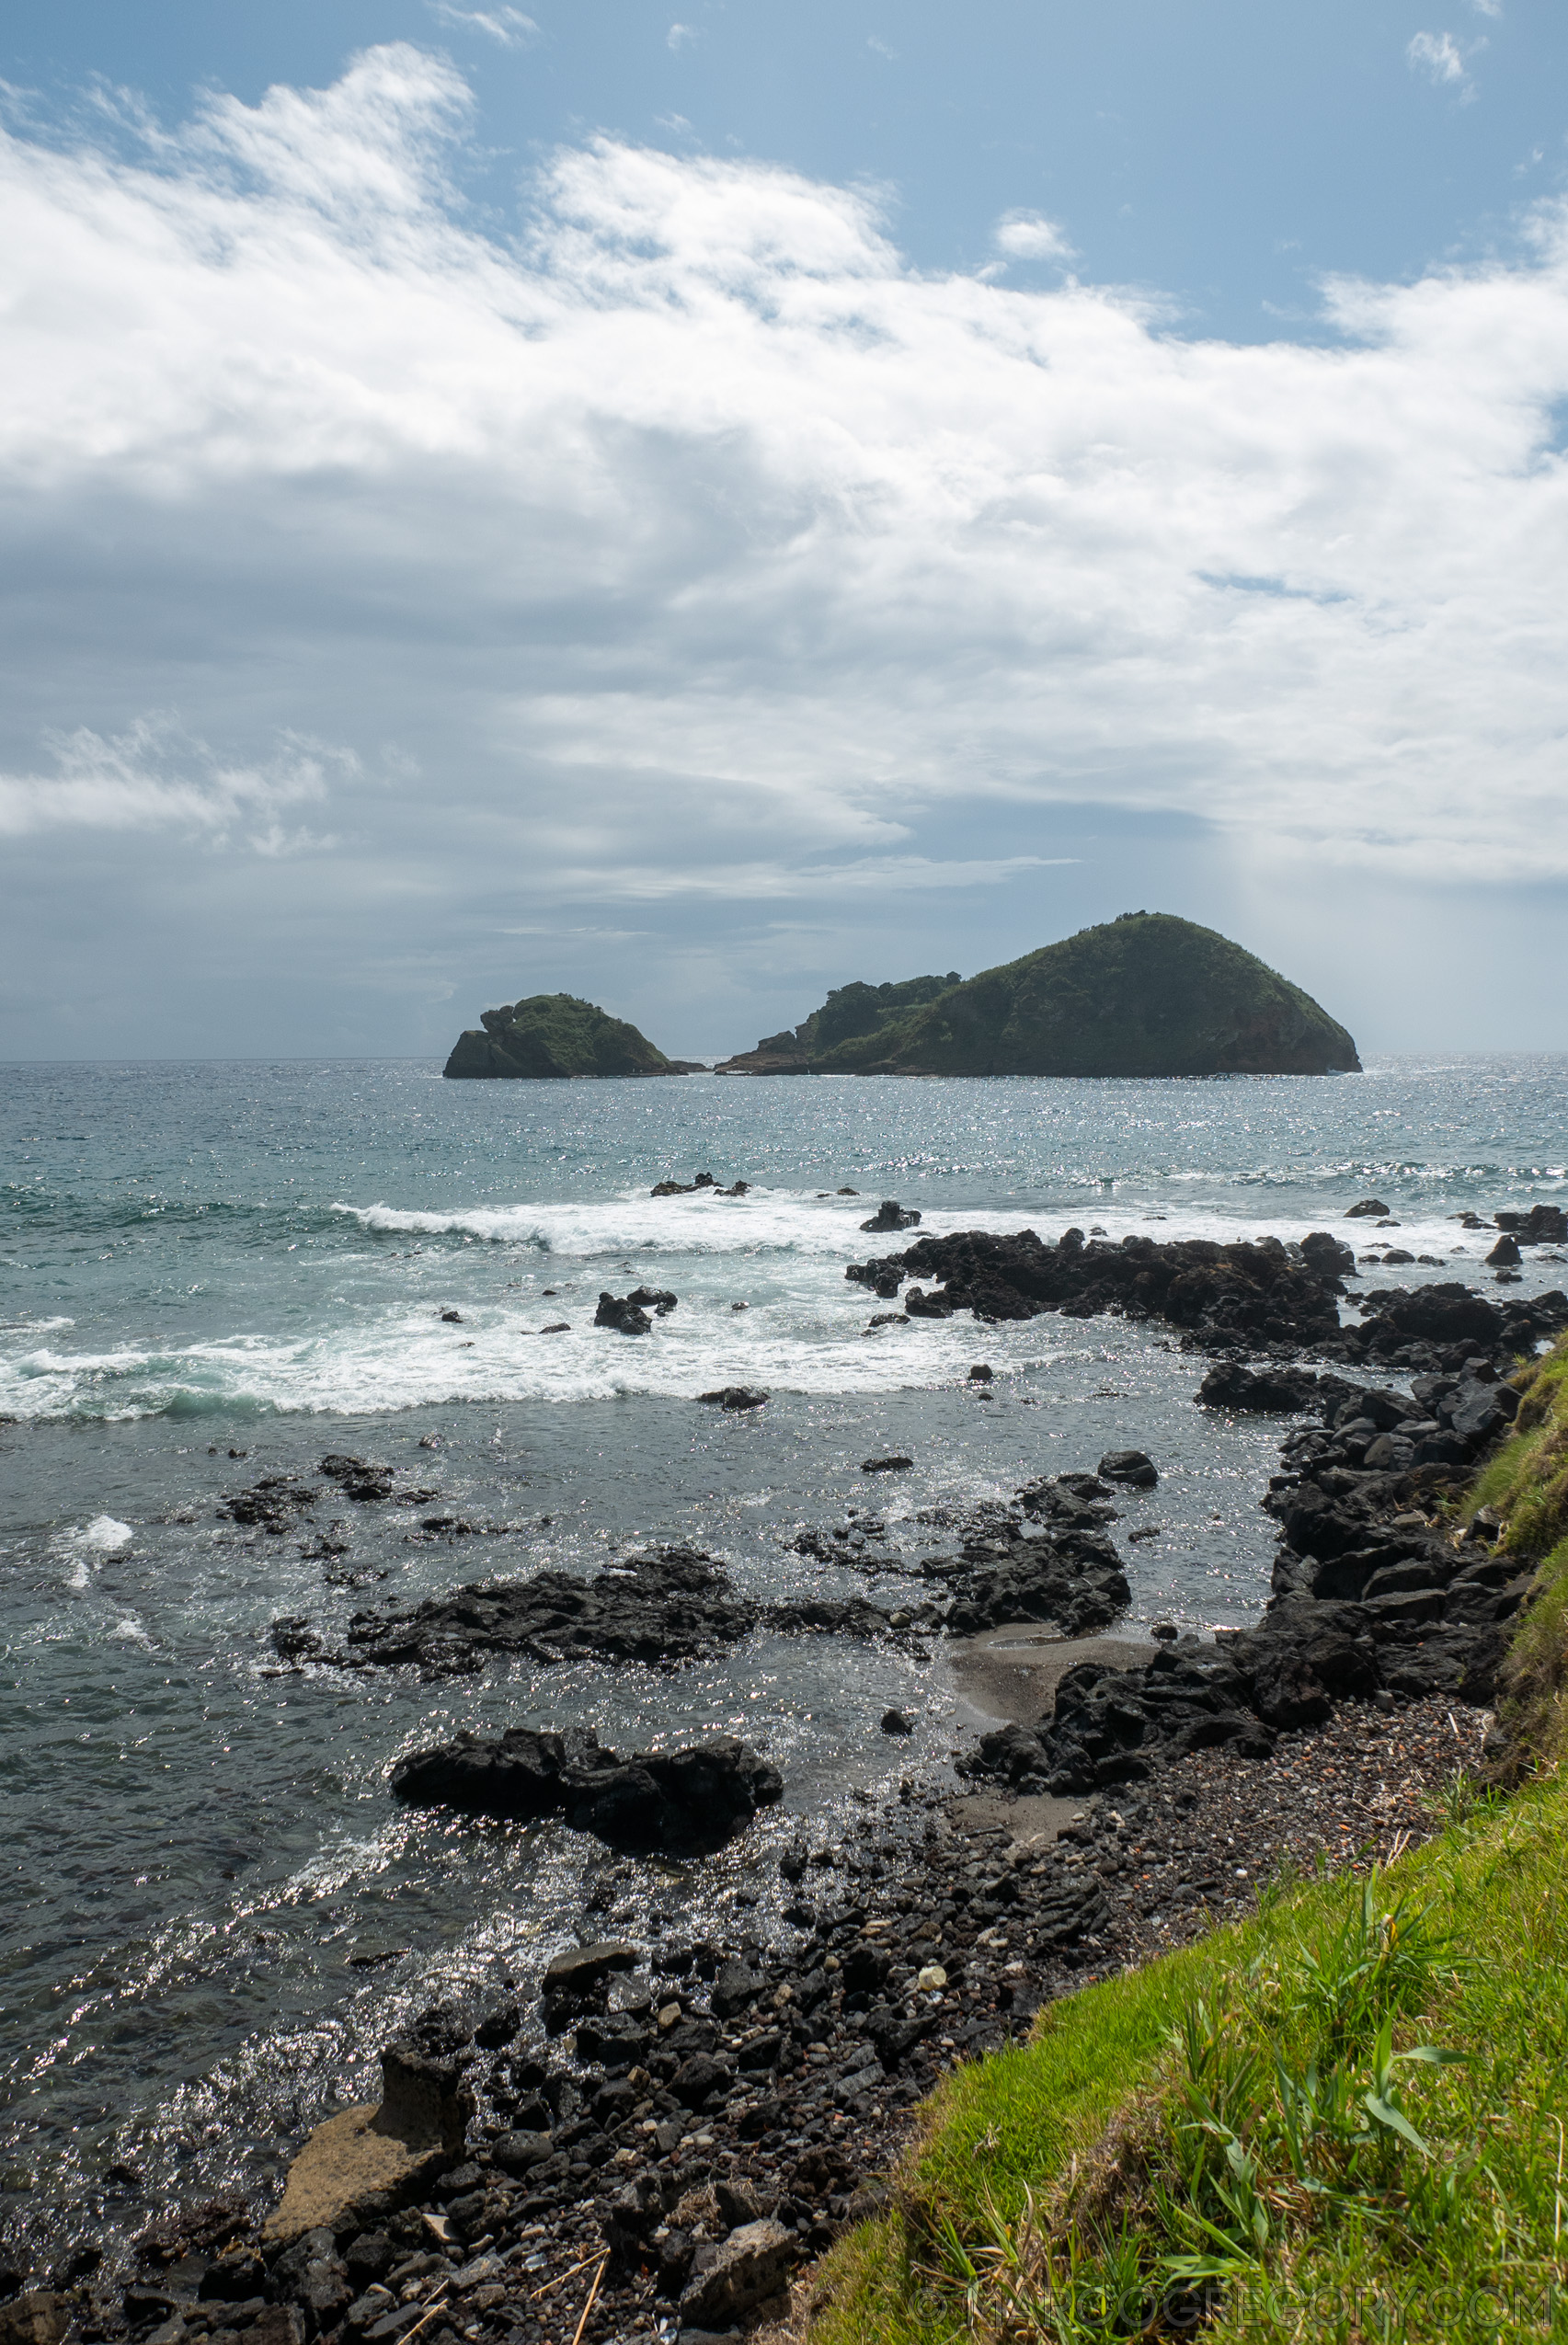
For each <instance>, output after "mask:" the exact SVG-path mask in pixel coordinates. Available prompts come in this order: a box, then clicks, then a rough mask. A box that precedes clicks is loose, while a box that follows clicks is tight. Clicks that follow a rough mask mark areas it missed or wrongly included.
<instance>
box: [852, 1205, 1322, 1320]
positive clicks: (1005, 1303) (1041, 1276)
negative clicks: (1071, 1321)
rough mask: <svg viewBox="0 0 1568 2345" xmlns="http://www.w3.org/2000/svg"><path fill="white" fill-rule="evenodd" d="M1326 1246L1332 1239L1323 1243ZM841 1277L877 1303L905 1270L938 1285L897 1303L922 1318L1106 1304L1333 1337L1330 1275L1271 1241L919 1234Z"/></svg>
mask: <svg viewBox="0 0 1568 2345" xmlns="http://www.w3.org/2000/svg"><path fill="white" fill-rule="evenodd" d="M1330 1242H1331V1243H1333V1242H1336V1241H1330ZM844 1275H845V1277H846V1278H849V1279H851V1280H853V1281H856V1282H857V1283H858V1284H860V1285H861V1286H864V1287H870V1289H871V1291H872V1292H873V1294H875V1295H877V1296H879V1297H881V1298H883V1299H884V1300H886V1299H887V1298H891V1297H892V1296H894V1295H896V1294H897V1293H898V1288H899V1287H900V1286H901V1285H902V1283H903V1281H904V1280H905V1278H907V1277H911V1276H918V1277H922V1278H927V1279H935V1280H939V1281H941V1282H942V1285H941V1287H940V1289H939V1290H936V1291H930V1292H928V1291H926V1290H925V1289H923V1288H917V1289H913V1290H911V1292H910V1295H909V1296H908V1297H906V1298H905V1304H904V1307H905V1309H906V1310H910V1312H911V1313H912V1315H914V1316H917V1317H923V1318H934V1317H945V1316H947V1315H948V1313H950V1312H952V1311H956V1310H971V1311H973V1312H974V1314H975V1317H976V1318H977V1319H982V1320H993V1321H995V1320H1015V1319H1035V1318H1037V1317H1038V1316H1039V1315H1040V1314H1041V1313H1042V1312H1045V1311H1062V1312H1065V1313H1066V1315H1067V1316H1068V1317H1070V1318H1077V1319H1088V1318H1091V1317H1093V1315H1094V1313H1096V1312H1098V1311H1106V1310H1115V1311H1120V1312H1122V1313H1123V1314H1124V1315H1125V1316H1126V1317H1127V1318H1129V1319H1163V1320H1166V1321H1169V1322H1170V1323H1171V1324H1172V1325H1173V1326H1175V1327H1180V1328H1183V1329H1185V1330H1189V1331H1191V1332H1192V1333H1195V1334H1196V1335H1198V1336H1200V1338H1201V1339H1202V1340H1204V1341H1209V1340H1213V1341H1217V1342H1227V1341H1229V1342H1234V1341H1235V1340H1236V1339H1237V1338H1238V1337H1252V1338H1258V1339H1261V1340H1264V1341H1271V1342H1277V1343H1281V1344H1322V1343H1325V1342H1329V1341H1332V1340H1333V1338H1334V1337H1336V1336H1337V1334H1338V1333H1339V1312H1338V1310H1337V1308H1336V1301H1335V1297H1336V1292H1337V1286H1338V1280H1337V1275H1336V1273H1334V1272H1333V1271H1331V1272H1330V1273H1329V1275H1328V1276H1327V1277H1325V1276H1324V1275H1323V1273H1322V1270H1321V1269H1320V1268H1319V1267H1318V1266H1317V1264H1316V1263H1314V1261H1312V1260H1310V1259H1309V1258H1307V1255H1306V1250H1305V1248H1298V1249H1296V1250H1295V1252H1294V1253H1292V1251H1291V1250H1290V1249H1288V1248H1287V1247H1285V1246H1283V1245H1281V1244H1280V1243H1279V1241H1277V1240H1276V1239H1265V1240H1264V1241H1262V1242H1261V1243H1259V1244H1257V1245H1241V1244H1238V1245H1234V1246H1219V1245H1215V1244H1212V1243H1210V1242H1209V1241H1207V1240H1203V1239H1196V1238H1195V1239H1185V1240H1181V1241H1176V1242H1174V1243H1172V1244H1168V1245H1162V1244H1160V1243H1158V1242H1157V1241H1155V1240H1154V1239H1152V1238H1136V1237H1135V1238H1127V1239H1125V1240H1124V1241H1122V1243H1121V1244H1120V1245H1112V1244H1110V1243H1108V1242H1107V1241H1102V1240H1090V1241H1085V1239H1084V1236H1083V1232H1082V1230H1066V1231H1064V1233H1063V1235H1062V1236H1061V1238H1060V1239H1059V1241H1058V1242H1057V1243H1056V1244H1055V1245H1052V1244H1051V1243H1050V1242H1049V1241H1047V1240H1044V1239H1042V1238H1040V1237H1039V1236H1038V1235H1037V1234H1036V1232H1035V1231H1034V1230H1020V1231H1019V1232H1018V1234H1017V1235H1016V1236H997V1235H995V1234H993V1233H992V1232H991V1231H990V1230H958V1231H956V1233H955V1234H954V1235H953V1236H952V1237H949V1238H931V1237H928V1238H919V1239H917V1240H916V1241H915V1242H914V1243H913V1244H912V1245H910V1246H908V1247H906V1248H905V1249H904V1251H903V1252H902V1253H896V1254H887V1255H883V1256H882V1257H880V1258H879V1259H876V1258H874V1259H873V1260H871V1261H869V1262H864V1263H851V1264H849V1266H848V1268H847V1269H846V1270H845V1272H844Z"/></svg>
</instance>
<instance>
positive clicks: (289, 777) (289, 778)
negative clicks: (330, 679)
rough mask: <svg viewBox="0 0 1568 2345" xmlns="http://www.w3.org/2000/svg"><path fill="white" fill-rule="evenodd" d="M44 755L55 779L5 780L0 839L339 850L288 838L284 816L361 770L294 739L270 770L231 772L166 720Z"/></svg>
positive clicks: (343, 757) (70, 737)
mask: <svg viewBox="0 0 1568 2345" xmlns="http://www.w3.org/2000/svg"><path fill="white" fill-rule="evenodd" d="M45 746H46V748H47V749H49V750H50V752H51V753H52V757H53V760H54V769H55V770H54V772H52V773H6V772H0V838H12V839H20V838H25V837H27V836H28V835H29V833H32V832H36V831H48V830H89V829H90V830H163V829H178V830H183V831H186V832H194V833H196V834H199V835H205V836H208V837H215V838H220V839H226V838H228V837H229V836H230V834H231V833H233V832H234V831H235V830H236V829H238V830H239V831H240V833H241V836H242V838H243V840H244V841H245V843H246V844H247V845H248V846H250V847H252V848H253V849H255V851H256V852H258V853H260V854H264V855H269V856H273V855H279V854H286V853H294V852H299V851H300V850H301V849H302V848H305V847H322V846H328V845H331V844H333V843H334V842H333V841H329V840H323V839H320V838H318V837H317V836H316V835H315V834H314V833H312V832H310V831H305V830H293V831H290V830H287V829H285V828H284V826H283V824H282V823H281V821H280V818H279V816H280V808H282V807H284V806H298V805H300V804H301V803H302V802H305V801H319V800H321V799H323V798H325V797H326V791H327V776H328V772H329V771H331V770H333V769H336V770H337V771H338V773H339V774H341V775H344V776H348V775H351V774H352V773H354V772H356V771H357V768H358V761H357V759H355V758H354V757H353V756H352V755H351V754H350V753H348V752H345V751H342V750H332V749H326V748H325V747H324V746H323V745H322V744H321V743H320V742H317V741H303V740H292V739H285V740H283V741H282V742H280V745H279V748H278V749H277V751H276V752H275V753H274V755H273V756H272V757H271V758H270V759H269V760H268V761H267V762H266V763H265V764H262V765H233V764H228V763H225V762H224V761H223V760H222V759H221V758H219V757H218V756H217V755H216V754H215V753H214V751H213V750H212V749H211V748H210V747H209V746H208V744H207V743H206V742H205V741H203V740H200V739H197V738H193V737H191V736H189V735H187V734H186V733H185V732H184V731H183V729H182V728H181V727H180V726H179V725H178V724H177V722H176V721H175V720H174V719H173V718H171V717H168V716H147V717H141V718H138V719H137V720H136V722H135V723H134V724H132V725H131V726H128V727H127V729H126V731H125V732H123V733H121V734H117V735H115V736H113V737H112V738H108V739H106V738H104V737H103V736H102V735H101V734H98V733H95V732H94V731H93V730H92V729H91V727H90V726H78V727H77V728H76V730H75V731H74V732H73V733H70V734H66V735H57V736H54V737H52V738H49V739H47V740H46V743H45ZM252 824H254V825H256V826H258V827H257V828H255V829H246V826H247V825H252Z"/></svg>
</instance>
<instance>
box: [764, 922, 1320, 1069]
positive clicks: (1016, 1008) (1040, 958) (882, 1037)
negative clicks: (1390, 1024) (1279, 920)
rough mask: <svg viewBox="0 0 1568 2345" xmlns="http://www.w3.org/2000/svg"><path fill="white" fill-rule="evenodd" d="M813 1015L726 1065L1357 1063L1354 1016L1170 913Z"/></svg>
mask: <svg viewBox="0 0 1568 2345" xmlns="http://www.w3.org/2000/svg"><path fill="white" fill-rule="evenodd" d="M916 982H917V983H920V984H930V983H932V982H933V980H931V979H920V980H916ZM846 990H855V989H846ZM859 990H862V991H866V992H869V990H870V989H869V988H864V989H859ZM833 998H836V997H830V1001H831V1000H832V999H833ZM821 1016H822V1012H818V1021H819V1020H820V1018H821ZM811 1024H812V1022H811V1021H810V1020H807V1025H806V1026H804V1027H801V1028H798V1029H797V1030H796V1033H795V1035H793V1036H792V1035H774V1036H773V1038H772V1040H771V1041H770V1042H766V1043H763V1044H761V1045H759V1047H758V1049H757V1050H756V1051H754V1052H751V1053H749V1054H748V1055H747V1056H746V1057H745V1058H736V1059H730V1060H728V1061H727V1063H726V1065H725V1066H724V1067H723V1068H722V1069H720V1070H719V1071H720V1072H721V1073H734V1074H767V1073H785V1072H788V1073H801V1074H805V1073H811V1072H816V1073H819V1074H861V1075H873V1074H887V1075H1070V1076H1120V1077H1123V1078H1147V1077H1150V1076H1171V1075H1177V1076H1194V1075H1326V1074H1339V1073H1351V1074H1354V1073H1358V1072H1359V1071H1360V1065H1361V1062H1360V1060H1359V1058H1357V1056H1356V1045H1355V1043H1354V1041H1353V1040H1352V1039H1351V1037H1350V1035H1348V1034H1347V1033H1346V1032H1345V1028H1344V1027H1343V1026H1342V1025H1339V1024H1336V1022H1335V1021H1334V1020H1333V1018H1331V1017H1330V1016H1329V1014H1328V1012H1327V1011H1326V1010H1323V1009H1322V1008H1321V1007H1320V1005H1319V1004H1318V1003H1317V1002H1316V1001H1313V1000H1312V999H1311V996H1310V994H1307V993H1303V992H1302V990H1301V989H1300V987H1299V986H1297V985H1292V984H1291V983H1290V981H1289V979H1288V978H1283V977H1280V976H1279V975H1278V974H1277V972H1276V971H1275V970H1273V969H1271V968H1269V967H1267V966H1266V964H1265V963H1264V962H1262V961H1260V960H1258V959H1257V958H1256V956H1255V955H1253V954H1251V953H1248V952H1245V951H1243V950H1242V946H1241V945H1239V944H1231V943H1230V940H1229V938H1227V937H1223V936H1220V935H1219V934H1218V933H1217V932H1215V931H1214V930H1213V929H1210V928H1199V927H1197V926H1196V924H1195V923H1194V922H1193V921H1185V920H1178V919H1175V918H1174V917H1173V915H1171V914H1170V913H1166V912H1124V913H1123V914H1122V915H1121V917H1120V918H1119V919H1117V920H1114V921H1105V922H1104V923H1103V924H1102V925H1100V926H1099V927H1096V928H1086V929H1082V930H1080V932H1079V933H1078V934H1077V935H1076V936H1069V937H1064V938H1062V940H1061V941H1060V942H1059V944H1047V945H1046V946H1044V947H1043V948H1042V949H1041V950H1040V951H1039V952H1036V953H1027V954H1025V955H1024V957H1023V958H1022V959H1021V960H1017V961H1008V962H1006V963H1004V964H1003V965H1002V966H1001V967H1000V968H995V969H985V970H982V971H981V973H980V975H979V977H973V978H969V979H968V980H967V982H965V983H953V982H949V983H948V984H947V985H945V986H944V988H943V989H941V990H940V991H938V992H937V993H936V994H935V995H934V997H931V996H928V997H926V998H925V999H923V1000H922V1001H921V1002H920V1003H919V1004H917V1005H916V1006H913V1007H911V1008H910V1009H907V1010H899V1011H890V1012H888V1013H887V1014H884V1015H880V1016H878V1017H877V1018H876V1022H875V1023H867V1024H865V1025H864V1026H863V1027H861V1028H860V1029H859V1030H858V1031H856V1032H854V1033H853V1034H848V1035H844V1036H843V1037H842V1038H841V1039H838V1040H835V1041H832V1042H828V1041H827V1040H826V1039H825V1038H824V1035H823V1031H822V1029H821V1027H820V1024H818V1030H817V1032H816V1034H815V1035H813V1036H811V1037H810V1038H809V1040H807V1030H808V1029H809V1028H810V1027H811Z"/></svg>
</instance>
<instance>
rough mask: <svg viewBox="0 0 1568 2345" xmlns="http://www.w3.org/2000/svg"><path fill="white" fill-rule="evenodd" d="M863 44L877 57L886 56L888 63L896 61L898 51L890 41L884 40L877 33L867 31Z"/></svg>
mask: <svg viewBox="0 0 1568 2345" xmlns="http://www.w3.org/2000/svg"><path fill="white" fill-rule="evenodd" d="M865 45H866V47H867V48H868V49H870V50H874V51H876V55H877V56H878V57H886V58H887V62H888V63H889V64H890V65H891V64H896V63H898V51H897V50H896V49H895V48H894V47H893V46H892V43H891V42H890V41H886V40H883V39H882V37H881V35H880V34H879V33H875V32H874V33H868V34H867V36H866V41H865Z"/></svg>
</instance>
